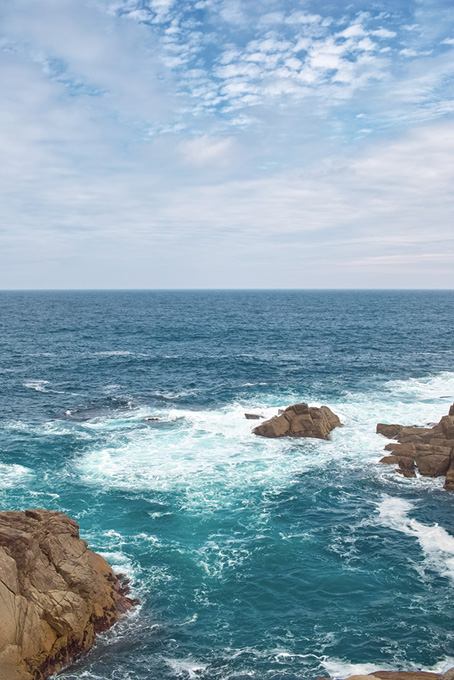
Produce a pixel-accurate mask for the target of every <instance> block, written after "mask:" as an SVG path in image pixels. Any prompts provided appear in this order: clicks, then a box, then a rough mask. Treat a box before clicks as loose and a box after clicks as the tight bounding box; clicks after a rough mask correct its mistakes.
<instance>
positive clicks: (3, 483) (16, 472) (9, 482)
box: [0, 463, 33, 490]
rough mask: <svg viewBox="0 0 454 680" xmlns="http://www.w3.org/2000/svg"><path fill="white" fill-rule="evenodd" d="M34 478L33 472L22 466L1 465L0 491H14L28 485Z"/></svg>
mask: <svg viewBox="0 0 454 680" xmlns="http://www.w3.org/2000/svg"><path fill="white" fill-rule="evenodd" d="M32 477H33V471H32V470H30V468H27V467H23V466H22V465H6V464H5V463H0V490H3V489H12V488H13V487H16V486H19V485H21V484H26V483H28V482H29V481H30V480H31V478H32Z"/></svg>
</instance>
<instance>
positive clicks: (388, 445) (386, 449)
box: [384, 442, 400, 451]
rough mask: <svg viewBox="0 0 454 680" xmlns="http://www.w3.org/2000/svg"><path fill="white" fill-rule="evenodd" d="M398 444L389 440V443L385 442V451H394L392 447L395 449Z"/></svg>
mask: <svg viewBox="0 0 454 680" xmlns="http://www.w3.org/2000/svg"><path fill="white" fill-rule="evenodd" d="M399 446H400V444H399V442H389V444H386V446H385V447H384V449H385V451H394V449H396V448H397V447H399Z"/></svg>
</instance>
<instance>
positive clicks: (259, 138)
mask: <svg viewBox="0 0 454 680" xmlns="http://www.w3.org/2000/svg"><path fill="white" fill-rule="evenodd" d="M0 60H1V66H0V289H29V288H30V289H54V288H55V289H60V288H62V289H68V288H76V289H77V288H83V289H86V288H89V289H93V288H114V289H120V288H121V289H123V288H131V289H136V288H165V289H167V288H177V289H179V288H454V122H453V118H454V115H453V114H454V86H453V83H454V79H453V75H454V5H453V4H452V0H376V1H373V0H372V1H371V0H369V2H365V0H353V1H352V2H348V1H345V2H344V1H342V0H337V1H335V2H334V1H333V2H329V0H326V1H324V2H321V1H320V0H317V1H315V0H292V1H291V2H290V1H289V0H0Z"/></svg>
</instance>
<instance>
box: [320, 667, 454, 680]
mask: <svg viewBox="0 0 454 680" xmlns="http://www.w3.org/2000/svg"><path fill="white" fill-rule="evenodd" d="M452 670H453V669H451V670H449V671H447V672H446V673H445V674H444V675H443V674H442V673H430V672H429V671H374V672H373V673H369V674H368V675H351V676H350V677H348V678H346V680H454V675H453V674H451V673H452ZM450 674H451V675H450ZM318 680H325V679H324V678H318Z"/></svg>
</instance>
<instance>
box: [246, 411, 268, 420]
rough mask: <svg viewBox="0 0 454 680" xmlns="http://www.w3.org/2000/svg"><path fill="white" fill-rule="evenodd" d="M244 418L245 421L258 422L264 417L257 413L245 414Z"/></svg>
mask: <svg viewBox="0 0 454 680" xmlns="http://www.w3.org/2000/svg"><path fill="white" fill-rule="evenodd" d="M244 417H245V418H246V420H260V418H264V417H265V416H261V415H259V414H258V413H245V414H244Z"/></svg>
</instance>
